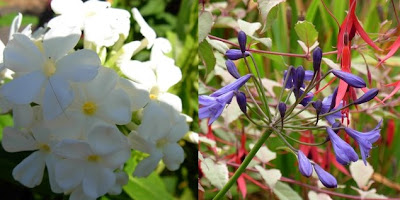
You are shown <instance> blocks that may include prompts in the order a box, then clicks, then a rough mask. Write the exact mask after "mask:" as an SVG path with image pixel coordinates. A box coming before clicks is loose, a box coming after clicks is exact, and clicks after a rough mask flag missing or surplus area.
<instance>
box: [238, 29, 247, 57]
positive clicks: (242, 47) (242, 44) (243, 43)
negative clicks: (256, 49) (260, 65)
mask: <svg viewBox="0 0 400 200" xmlns="http://www.w3.org/2000/svg"><path fill="white" fill-rule="evenodd" d="M246 40H247V36H246V33H244V32H243V31H239V33H238V41H239V46H240V50H241V51H242V53H244V52H245V51H246Z"/></svg>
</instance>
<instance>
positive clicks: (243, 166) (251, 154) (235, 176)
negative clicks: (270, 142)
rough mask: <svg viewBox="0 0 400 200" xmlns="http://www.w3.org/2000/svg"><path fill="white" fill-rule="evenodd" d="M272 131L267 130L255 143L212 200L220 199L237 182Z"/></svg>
mask: <svg viewBox="0 0 400 200" xmlns="http://www.w3.org/2000/svg"><path fill="white" fill-rule="evenodd" d="M271 133H272V130H271V129H268V130H267V131H265V132H264V134H263V135H262V136H261V138H260V139H259V140H258V141H257V143H256V144H255V145H254V147H253V148H252V149H251V151H250V152H249V154H248V155H247V156H246V158H245V159H244V160H243V162H242V164H241V165H240V166H239V168H238V169H237V170H236V172H235V173H234V174H233V176H232V177H231V178H230V179H229V181H228V182H227V183H226V184H225V185H224V187H223V188H222V189H221V190H220V191H219V192H218V194H217V195H216V196H215V197H214V199H213V200H218V199H222V198H223V197H224V196H225V194H226V193H227V192H228V190H229V189H230V188H231V187H232V185H233V184H234V183H235V182H236V181H237V179H238V178H239V177H240V175H242V173H243V172H244V171H245V170H246V167H247V165H249V163H250V161H251V160H252V159H253V158H254V156H255V155H256V153H257V152H258V150H259V149H260V148H261V146H262V145H263V144H264V142H265V141H266V140H267V139H268V137H269V136H270V135H271Z"/></svg>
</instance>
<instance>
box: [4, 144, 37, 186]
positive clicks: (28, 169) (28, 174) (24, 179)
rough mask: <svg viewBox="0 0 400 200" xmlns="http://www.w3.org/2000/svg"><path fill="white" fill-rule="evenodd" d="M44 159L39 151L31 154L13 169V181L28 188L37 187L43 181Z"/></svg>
mask: <svg viewBox="0 0 400 200" xmlns="http://www.w3.org/2000/svg"><path fill="white" fill-rule="evenodd" d="M44 159H45V155H44V154H43V153H41V152H40V151H36V152H33V153H32V154H31V155H29V156H28V157H26V158H25V159H24V160H23V161H22V162H21V163H19V164H18V165H17V166H16V167H15V168H14V169H13V172H12V175H13V177H14V179H15V180H17V181H19V182H20V183H22V184H23V185H25V186H26V187H29V188H33V187H35V186H37V185H39V184H40V183H41V182H42V179H43V173H44V166H45V160H44Z"/></svg>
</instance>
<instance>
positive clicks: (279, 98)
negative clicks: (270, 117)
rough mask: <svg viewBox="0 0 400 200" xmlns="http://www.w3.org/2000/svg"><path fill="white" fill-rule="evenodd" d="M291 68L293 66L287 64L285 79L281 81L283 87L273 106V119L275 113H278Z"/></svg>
mask: <svg viewBox="0 0 400 200" xmlns="http://www.w3.org/2000/svg"><path fill="white" fill-rule="evenodd" d="M292 68H293V66H289V68H288V69H287V74H286V78H285V80H284V81H283V87H282V90H281V92H280V93H279V97H278V103H277V104H276V108H275V110H276V112H275V115H274V119H275V118H276V115H277V113H278V107H279V102H281V100H282V96H283V92H284V91H285V86H286V83H287V82H288V80H289V76H290V73H291V71H292V70H291V69H292Z"/></svg>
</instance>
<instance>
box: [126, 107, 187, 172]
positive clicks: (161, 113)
mask: <svg viewBox="0 0 400 200" xmlns="http://www.w3.org/2000/svg"><path fill="white" fill-rule="evenodd" d="M188 131H189V127H188V125H187V124H186V120H185V117H184V116H183V115H181V114H180V113H179V112H177V111H176V110H175V109H174V108H172V107H171V106H170V105H168V104H165V103H162V102H150V103H149V104H148V105H147V106H146V107H145V109H144V111H143V118H142V123H141V124H140V126H139V128H138V130H137V132H136V131H132V132H131V133H130V134H129V136H128V139H129V142H130V144H131V147H132V148H133V149H136V150H139V151H142V152H145V153H148V154H150V156H149V157H147V158H145V159H144V160H142V161H141V162H140V163H139V164H138V165H137V166H136V169H135V172H134V176H139V177H143V176H148V175H149V174H150V173H151V172H152V171H154V169H155V168H156V167H157V165H158V162H159V161H160V160H161V159H162V160H163V162H164V163H165V165H166V167H167V168H168V169H169V170H177V169H178V168H179V166H180V164H181V163H182V162H183V160H184V152H183V149H182V147H181V146H179V145H178V143H177V141H178V140H179V139H180V138H182V137H183V136H184V135H185V134H186V133H187V132H188Z"/></svg>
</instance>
